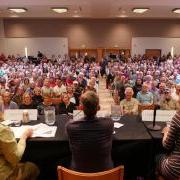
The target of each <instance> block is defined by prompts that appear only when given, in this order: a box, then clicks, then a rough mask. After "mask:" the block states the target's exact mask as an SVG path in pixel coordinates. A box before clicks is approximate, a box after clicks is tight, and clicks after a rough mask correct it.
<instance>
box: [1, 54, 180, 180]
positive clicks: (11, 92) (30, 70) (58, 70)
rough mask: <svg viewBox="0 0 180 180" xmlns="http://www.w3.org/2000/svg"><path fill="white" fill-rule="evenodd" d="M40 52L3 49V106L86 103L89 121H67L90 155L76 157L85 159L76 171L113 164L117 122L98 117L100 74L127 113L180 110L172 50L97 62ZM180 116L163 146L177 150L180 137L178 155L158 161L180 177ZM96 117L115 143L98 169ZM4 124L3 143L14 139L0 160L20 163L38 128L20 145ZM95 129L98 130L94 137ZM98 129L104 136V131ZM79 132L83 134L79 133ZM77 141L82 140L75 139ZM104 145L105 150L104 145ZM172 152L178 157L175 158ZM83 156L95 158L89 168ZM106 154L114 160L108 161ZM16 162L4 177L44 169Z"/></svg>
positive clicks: (65, 109) (68, 108) (67, 107)
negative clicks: (24, 54)
mask: <svg viewBox="0 0 180 180" xmlns="http://www.w3.org/2000/svg"><path fill="white" fill-rule="evenodd" d="M38 54H39V57H38V59H37V60H35V59H33V60H30V59H26V58H21V57H20V56H17V57H15V56H8V57H6V56H4V55H3V54H2V55H1V56H0V111H1V112H4V110H6V109H18V108H19V109H37V110H38V113H39V114H40V115H42V114H43V113H44V109H45V108H46V107H49V106H54V107H55V109H56V114H68V113H73V110H76V109H81V108H82V107H83V108H82V109H83V111H84V113H85V115H86V116H87V117H85V119H84V120H86V121H87V122H86V121H79V122H70V124H69V125H68V126H67V127H68V128H67V130H68V131H67V132H68V135H69V138H70V139H71V138H72V139H71V140H70V143H71V148H72V147H76V148H74V149H76V150H78V152H81V153H80V154H81V155H82V154H83V153H85V154H84V156H81V159H79V156H77V157H78V158H77V157H76V158H77V159H76V158H75V159H74V161H76V160H78V161H77V162H78V163H79V164H78V163H77V162H76V163H77V164H76V166H77V167H74V166H72V167H73V168H74V169H76V170H85V171H87V172H90V171H92V172H93V171H95V170H98V171H100V170H105V169H107V167H108V168H112V167H113V164H112V161H111V160H110V159H111V158H110V155H111V146H112V132H113V122H112V120H111V119H110V118H109V119H106V120H107V122H106V121H100V119H97V118H96V112H97V110H98V109H99V97H98V96H97V95H98V84H99V77H100V76H101V77H102V78H104V77H105V78H106V88H107V89H109V90H110V92H111V93H112V97H113V98H114V104H115V105H120V111H121V113H122V114H123V115H125V114H138V113H140V108H139V107H143V108H160V109H163V110H180V57H176V56H175V57H173V58H172V57H171V55H170V54H169V55H167V56H163V57H161V58H147V57H146V56H140V55H138V56H134V57H129V58H124V57H121V56H118V58H114V57H115V56H113V58H112V57H111V56H106V57H104V58H103V60H102V61H101V62H100V63H99V62H95V61H91V60H90V59H88V58H87V57H86V58H70V57H68V56H65V57H61V56H58V57H55V56H54V55H53V56H52V58H51V59H47V58H46V57H44V56H42V54H40V53H38ZM85 92H86V93H85ZM82 94H83V95H82ZM81 95H82V96H81ZM80 97H81V98H80ZM81 103H82V104H81ZM81 106H82V107H81ZM179 117H180V116H179V114H178V113H177V114H176V116H175V117H174V118H173V119H172V122H171V126H170V129H168V128H165V129H164V130H163V133H164V138H163V145H164V146H165V147H166V148H167V149H173V147H172V145H173V144H174V142H175V141H176V142H177V143H176V144H175V148H174V150H173V151H172V152H173V153H174V154H175V155H174V156H173V153H172V155H171V156H169V157H168V156H165V155H161V156H159V159H158V161H157V163H158V167H159V171H160V172H161V174H163V175H164V176H166V177H168V178H169V177H170V178H175V177H179V176H180V173H179V134H178V133H179V127H180V126H179ZM97 120H98V121H97ZM91 121H92V122H94V123H98V126H97V127H99V125H100V122H101V124H102V127H103V128H104V127H107V128H104V132H103V134H106V133H108V136H105V137H106V138H107V137H108V138H107V140H108V141H107V142H108V143H107V144H109V146H108V148H107V152H106V153H107V156H105V157H104V160H105V161H104V160H102V161H100V162H99V166H97V167H95V166H93V168H94V169H92V162H96V163H95V164H97V161H94V160H98V158H97V157H95V159H93V158H94V154H93V153H94V152H97V151H96V150H94V149H93V148H92V144H91V143H90V144H89V142H91V141H89V139H91V138H92V137H93V140H95V141H96V140H98V143H99V142H100V140H99V139H98V138H100V137H101V136H100V137H98V136H95V134H94V132H95V131H94V129H93V130H91V131H88V130H89V129H91V128H92V127H93V128H94V127H95V126H92V123H89V122H91ZM71 123H72V124H71ZM78 123H79V124H80V125H81V128H80V129H79V131H74V128H75V129H76V130H77V129H78V128H79V125H78ZM84 125H85V126H84ZM87 125H88V126H87ZM0 126H1V132H0V133H1V136H0V138H1V141H2V142H3V143H2V144H5V145H6V144H9V141H8V142H6V141H7V140H9V138H10V136H11V138H10V139H11V144H10V145H9V146H8V147H9V148H10V149H9V150H8V149H7V147H6V146H5V145H2V151H3V153H4V154H6V158H1V159H0V162H2V164H3V163H6V162H7V159H8V162H10V164H14V165H17V163H18V161H16V158H19V159H20V158H21V157H22V155H23V152H24V149H25V144H26V143H25V142H26V139H27V138H28V137H31V135H32V131H31V130H28V131H26V132H25V133H24V134H23V136H22V137H21V138H20V141H19V143H18V145H17V144H16V140H15V138H14V136H13V135H12V132H11V131H10V130H9V129H8V128H7V127H5V126H3V125H1V124H0ZM76 126H77V127H76ZM82 126H84V128H85V129H87V127H89V128H88V129H87V132H85V131H84V130H83V131H81V130H82ZM110 127H111V128H110ZM98 131H99V129H98V130H97V132H98ZM75 132H78V133H75ZM79 132H81V133H79ZM82 132H83V133H82ZM90 132H91V133H92V132H93V136H92V134H91V133H90ZM73 133H74V134H73ZM84 133H85V134H84ZM88 133H89V136H88ZM101 133H102V130H101ZM97 134H98V135H99V132H98V133H97ZM75 136H77V137H78V138H74V137H75ZM84 137H87V141H86V142H88V143H85V145H84V144H83V146H79V145H80V144H81V139H82V138H83V139H84ZM103 137H104V136H103ZM3 138H4V139H3ZM73 140H79V141H78V142H76V141H75V142H73ZM84 142H85V141H84ZM92 142H94V141H92ZM103 142H104V140H103ZM105 144H106V143H105ZM77 146H78V148H80V149H78V148H77ZM101 146H102V149H101V148H100V147H101ZM101 146H98V148H99V149H98V151H99V152H101V150H102V152H103V155H104V143H102V144H101ZM82 147H91V148H92V149H93V150H92V152H91V153H92V154H91V155H93V158H88V157H89V156H88V157H87V154H86V152H85V151H83V149H81V148H82ZM93 147H94V146H93ZM12 149H13V151H12ZM74 149H73V148H72V151H73V153H75V154H76V155H77V154H78V153H77V152H75V151H74ZM17 152H18V153H17ZM73 155H74V154H73ZM172 156H173V160H172V159H171V157H172ZM11 157H15V158H11ZM90 157H91V156H90ZM83 158H84V159H86V162H88V161H89V164H88V163H87V164H86V165H87V168H85V167H84V164H83V166H82V167H81V165H82V164H81V161H82V160H83ZM106 158H108V159H109V161H106V160H107V159H106ZM168 158H169V159H168ZM102 159H103V158H102ZM167 160H169V161H167ZM91 161H92V162H91ZM82 162H83V161H82ZM104 162H106V163H104ZM107 162H109V163H107ZM101 163H102V164H101ZM89 165H91V166H89ZM16 167H17V169H11V168H9V164H6V165H2V166H1V168H3V171H2V172H1V176H4V177H6V176H7V177H11V178H12V179H13V178H14V177H17V176H18V172H19V169H20V170H21V171H22V174H23V175H27V174H26V171H25V169H30V170H31V171H30V173H29V175H28V177H29V176H30V175H32V176H33V177H35V178H36V177H37V176H38V174H39V170H38V168H37V167H36V166H35V164H30V163H25V164H24V165H23V166H22V165H21V164H18V166H16ZM26 167H27V168H26ZM172 167H173V171H172V169H171V168H172ZM89 168H90V169H89ZM96 168H97V169H96ZM98 168H99V169H98Z"/></svg>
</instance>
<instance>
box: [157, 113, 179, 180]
mask: <svg viewBox="0 0 180 180" xmlns="http://www.w3.org/2000/svg"><path fill="white" fill-rule="evenodd" d="M163 146H164V147H165V148H166V149H167V150H168V151H170V153H169V154H168V155H167V156H165V158H163V159H162V162H161V164H160V165H161V167H160V168H161V172H162V174H163V175H164V176H165V177H167V178H168V179H180V111H179V112H177V113H176V115H175V116H174V117H173V118H172V121H171V124H170V129H169V131H168V134H167V137H166V139H165V140H164V141H163Z"/></svg>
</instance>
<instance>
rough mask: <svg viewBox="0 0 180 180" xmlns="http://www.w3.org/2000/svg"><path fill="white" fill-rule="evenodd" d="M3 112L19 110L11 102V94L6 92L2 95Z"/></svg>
mask: <svg viewBox="0 0 180 180" xmlns="http://www.w3.org/2000/svg"><path fill="white" fill-rule="evenodd" d="M2 99H3V111H4V110H5V109H18V105H17V104H16V103H15V102H13V101H12V100H11V93H10V92H8V91H6V92H4V93H3V94H2Z"/></svg>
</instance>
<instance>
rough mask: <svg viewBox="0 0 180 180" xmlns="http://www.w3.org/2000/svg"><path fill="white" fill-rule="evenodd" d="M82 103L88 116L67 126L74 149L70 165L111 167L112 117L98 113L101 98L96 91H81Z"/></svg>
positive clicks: (98, 168) (93, 169)
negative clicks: (103, 116) (105, 116)
mask: <svg viewBox="0 0 180 180" xmlns="http://www.w3.org/2000/svg"><path fill="white" fill-rule="evenodd" d="M80 103H81V104H82V106H83V111H84V115H85V117H84V118H82V119H79V120H78V121H70V122H68V124H67V126H66V129H67V134H68V137H69V144H70V148H71V151H72V161H71V169H73V170H75V171H80V172H98V171H105V170H108V169H111V168H113V163H112V159H111V149H112V133H113V128H114V125H113V122H112V120H111V119H110V118H100V117H99V118H97V117H96V113H97V111H98V109H99V98H98V96H97V94H96V93H95V92H93V91H87V92H85V93H84V94H82V96H81V98H80Z"/></svg>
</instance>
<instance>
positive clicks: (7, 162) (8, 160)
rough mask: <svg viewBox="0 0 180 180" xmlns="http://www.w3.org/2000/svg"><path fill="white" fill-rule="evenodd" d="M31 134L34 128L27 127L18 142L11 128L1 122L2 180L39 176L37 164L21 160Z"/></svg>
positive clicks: (0, 164)
mask: <svg viewBox="0 0 180 180" xmlns="http://www.w3.org/2000/svg"><path fill="white" fill-rule="evenodd" d="M31 135H32V130H31V129H27V130H26V131H25V132H24V133H23V135H22V137H21V138H20V140H19V142H18V143H17V142H16V139H15V137H14V135H13V132H12V131H11V130H10V128H9V127H7V126H4V125H2V124H0V154H1V157H0V179H1V180H15V179H17V180H18V179H19V180H25V179H28V180H35V179H36V178H37V176H38V175H39V169H38V167H37V166H36V165H35V164H33V163H30V162H25V163H20V162H19V161H20V160H21V158H22V156H23V154H24V151H25V148H26V139H27V138H28V137H31Z"/></svg>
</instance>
